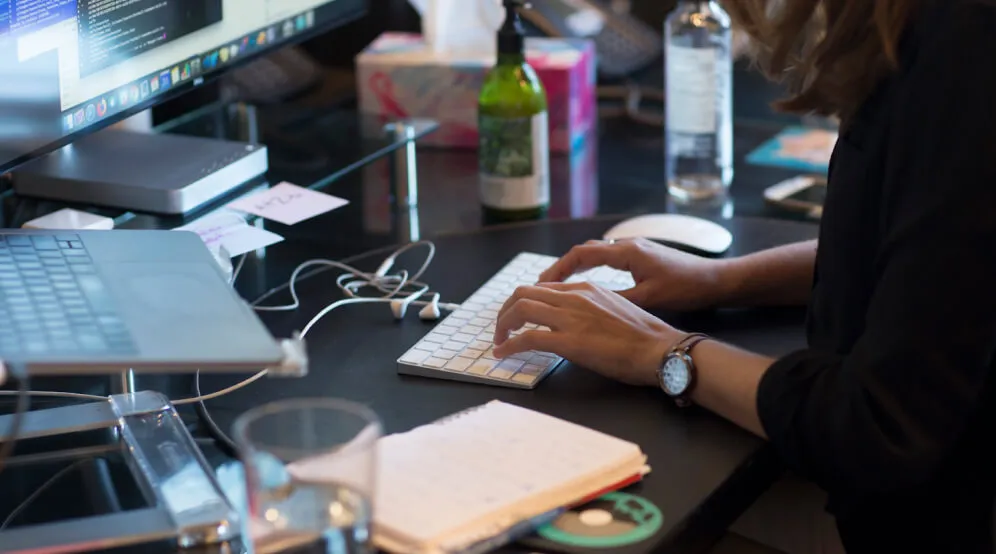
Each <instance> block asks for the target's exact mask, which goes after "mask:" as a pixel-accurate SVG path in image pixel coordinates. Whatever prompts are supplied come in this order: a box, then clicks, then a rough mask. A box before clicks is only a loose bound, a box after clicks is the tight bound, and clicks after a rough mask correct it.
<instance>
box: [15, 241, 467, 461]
mask: <svg viewBox="0 0 996 554" xmlns="http://www.w3.org/2000/svg"><path fill="white" fill-rule="evenodd" d="M415 248H425V249H426V250H427V253H426V257H425V260H424V261H423V262H422V264H421V266H419V268H418V269H417V270H416V271H415V272H414V273H411V274H410V273H409V272H408V271H407V270H401V271H399V272H398V273H396V274H390V273H389V272H390V271H391V269H392V268H393V267H394V264H395V263H396V261H397V259H398V257H399V256H401V255H402V254H404V253H406V252H408V251H409V250H412V249H415ZM382 253H389V255H388V257H387V258H386V259H385V260H384V261H383V262H381V264H380V266H378V268H377V270H376V271H374V272H373V273H369V272H364V271H361V270H359V269H356V268H355V267H353V266H351V265H350V264H353V263H356V262H358V261H360V260H362V259H365V258H369V257H371V256H375V255H377V254H382ZM435 254H436V246H435V245H434V244H433V243H431V242H429V241H419V242H413V243H410V244H406V245H404V246H402V247H400V248H396V247H393V246H392V247H384V248H378V249H375V250H371V251H368V252H364V253H362V254H358V255H355V256H350V257H348V258H344V259H342V260H339V261H333V260H320V259H316V260H309V261H306V262H304V263H302V264H300V265H299V266H297V268H295V269H294V271H293V272H292V273H291V277H290V279H289V280H288V281H287V282H286V283H284V284H283V285H280V286H278V287H275V288H273V289H270V290H268V291H266V292H265V293H263V294H262V295H261V296H260V297H258V298H257V299H256V300H254V301H252V302H251V303H250V306H252V307H253V309H254V310H257V311H260V312H281V311H293V310H296V309H298V308H300V306H301V300H300V297H299V296H298V292H297V285H298V283H300V282H302V281H304V280H307V279H310V278H312V277H315V276H317V275H320V274H322V273H325V272H327V271H330V270H333V269H340V270H342V271H344V273H342V274H341V275H339V276H338V277H337V278H336V286H337V287H338V288H339V290H341V291H342V293H343V294H344V295H345V296H346V298H343V299H340V300H337V301H335V302H332V303H330V304H328V305H327V306H325V307H324V308H322V309H321V310H320V311H319V312H318V313H317V314H315V316H314V317H312V318H311V320H309V321H308V323H307V324H306V325H305V326H304V329H303V330H302V331H301V333H300V337H301V338H302V339H303V338H304V337H305V336H306V335H307V334H308V333H309V332H310V331H311V330H312V329H313V328H314V326H315V325H317V324H318V323H319V322H320V321H321V320H322V319H323V318H324V317H325V316H327V315H328V314H329V313H331V312H332V311H334V310H336V309H338V308H340V307H342V306H346V305H350V304H373V303H387V304H390V306H391V309H392V312H393V313H394V316H395V317H396V318H398V319H400V318H402V317H404V315H405V313H406V310H407V309H408V308H409V307H411V306H422V307H423V308H424V309H423V311H422V312H420V315H421V316H422V317H425V318H426V319H437V318H438V317H440V312H439V311H440V310H448V311H452V310H456V309H458V308H459V307H460V306H459V305H458V304H449V303H441V302H439V295H438V294H433V295H431V299H430V300H426V301H424V300H420V299H421V298H423V297H424V296H426V295H427V294H429V291H430V289H429V286H428V285H427V284H425V283H423V282H421V281H420V280H419V279H421V277H422V276H423V275H424V274H425V272H426V271H427V270H428V268H429V266H430V264H431V263H432V261H433V258H434V257H435ZM244 264H245V257H244V256H243V257H242V258H241V259H240V260H239V262H238V264H237V265H236V267H235V268H234V270H233V272H232V279H231V282H232V284H234V282H235V279H236V278H237V277H238V275H239V273H240V272H241V270H242V268H243V266H244ZM365 289H375V290H376V291H378V292H379V293H381V296H362V295H361V293H362V291H363V290H365ZM284 291H288V292H289V293H290V296H291V300H292V302H291V303H290V304H284V305H269V306H262V305H260V304H262V303H263V302H264V301H266V300H268V299H270V298H272V297H273V296H275V295H277V294H280V293H281V292H284ZM22 373H23V372H22ZM267 373H268V371H267V370H265V369H264V370H262V371H259V372H257V373H256V374H255V375H252V376H251V377H249V378H247V379H245V380H243V381H240V382H239V383H236V384H234V385H232V386H230V387H227V388H225V389H222V390H219V391H216V392H212V393H208V394H203V393H202V392H201V385H200V370H198V371H197V372H196V373H195V375H194V396H193V397H191V398H184V399H181V400H174V401H172V404H173V405H174V406H183V405H189V404H195V410H196V411H197V414H198V416H199V417H200V418H201V420H202V421H203V422H204V424H205V426H206V427H207V432H208V434H209V435H211V438H212V439H214V440H215V441H216V443H217V444H218V445H219V448H221V449H222V451H223V452H224V453H225V454H227V455H230V456H233V457H234V454H235V443H234V441H232V440H231V438H230V437H228V435H227V434H225V433H224V432H223V431H222V430H221V428H220V427H219V426H218V424H217V423H216V422H215V421H214V419H213V418H212V417H211V414H210V412H209V410H208V409H207V405H206V404H205V402H206V401H207V400H213V399H215V398H220V397H222V396H225V395H227V394H231V393H232V392H235V391H237V390H239V389H242V388H244V387H247V386H249V385H251V384H252V383H255V382H256V381H258V380H260V379H262V378H263V377H265V376H266V375H267ZM19 383H20V389H19V390H18V392H11V391H0V397H2V396H13V395H17V396H18V407H17V412H16V415H15V418H14V421H13V425H11V432H10V433H8V436H9V437H15V438H16V437H17V435H18V434H19V433H20V427H21V425H22V423H23V421H22V420H23V414H24V412H26V411H27V405H28V401H29V399H30V398H31V397H32V396H34V397H51V398H68V399H74V400H93V401H106V400H107V397H104V396H96V395H89V394H78V393H71V392H56V391H32V390H30V387H29V385H28V380H27V376H26V374H24V378H23V379H21V380H20V381H19ZM12 450H13V441H9V440H6V439H5V440H4V442H3V443H2V445H0V471H2V470H3V465H4V460H6V458H7V457H9V455H10V451H12Z"/></svg>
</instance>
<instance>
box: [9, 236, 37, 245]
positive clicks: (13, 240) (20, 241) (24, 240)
mask: <svg viewBox="0 0 996 554" xmlns="http://www.w3.org/2000/svg"><path fill="white" fill-rule="evenodd" d="M6 237H7V244H9V245H10V246H31V237H29V236H27V235H6Z"/></svg>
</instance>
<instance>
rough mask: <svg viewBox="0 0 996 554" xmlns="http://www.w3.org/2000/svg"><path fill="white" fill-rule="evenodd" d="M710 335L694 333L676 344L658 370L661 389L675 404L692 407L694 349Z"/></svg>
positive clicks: (694, 375)
mask: <svg viewBox="0 0 996 554" xmlns="http://www.w3.org/2000/svg"><path fill="white" fill-rule="evenodd" d="M708 339H709V336H708V335H703V334H702V333H692V334H690V335H687V336H685V337H684V338H682V339H681V340H679V341H678V342H677V344H675V345H674V346H673V347H672V348H671V350H670V351H668V353H667V354H666V355H665V356H664V360H663V361H662V362H661V367H660V369H659V370H657V381H658V383H660V386H661V389H663V391H664V392H665V393H666V394H667V395H668V396H670V397H671V398H673V399H674V402H675V403H676V404H677V405H678V406H680V407H682V408H686V407H688V406H691V405H692V400H691V396H692V390H693V389H694V388H695V378H696V375H697V374H696V371H695V362H694V361H693V360H692V355H691V352H692V349H693V348H695V346H696V345H697V344H699V343H700V342H702V341H704V340H708Z"/></svg>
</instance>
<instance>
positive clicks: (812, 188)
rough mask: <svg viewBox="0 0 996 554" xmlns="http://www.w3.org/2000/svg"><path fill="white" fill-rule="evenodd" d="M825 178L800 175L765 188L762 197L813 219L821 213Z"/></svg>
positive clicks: (825, 189)
mask: <svg viewBox="0 0 996 554" xmlns="http://www.w3.org/2000/svg"><path fill="white" fill-rule="evenodd" d="M826 198H827V180H826V178H824V177H821V176H818V175H800V176H798V177H793V178H791V179H789V180H787V181H782V182H781V183H778V184H777V185H772V186H770V187H768V188H767V189H765V191H764V199H765V200H766V201H767V202H768V203H769V204H772V205H775V206H778V207H780V208H784V209H787V210H791V211H794V212H802V213H805V214H806V215H808V216H809V217H811V218H813V219H819V218H820V217H821V216H822V215H823V204H824V202H825V201H826Z"/></svg>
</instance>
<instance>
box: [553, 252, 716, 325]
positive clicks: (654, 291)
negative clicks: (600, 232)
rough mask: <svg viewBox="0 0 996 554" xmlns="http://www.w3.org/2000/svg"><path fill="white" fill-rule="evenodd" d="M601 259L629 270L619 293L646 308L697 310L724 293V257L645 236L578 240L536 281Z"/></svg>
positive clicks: (579, 269)
mask: <svg viewBox="0 0 996 554" xmlns="http://www.w3.org/2000/svg"><path fill="white" fill-rule="evenodd" d="M603 265H607V266H610V267H613V268H616V269H620V270H623V271H628V272H630V273H631V274H632V275H633V280H634V281H636V286H635V287H633V288H632V289H629V290H625V291H621V292H619V294H620V295H621V296H623V297H624V298H626V299H627V300H629V301H630V302H633V303H634V304H636V305H638V306H641V307H644V308H648V309H650V308H656V309H665V310H680V311H690V310H699V309H704V308H710V307H715V306H716V305H718V304H720V303H721V302H722V301H723V300H724V298H725V295H726V287H727V283H726V282H725V281H726V280H727V279H725V276H724V268H725V267H726V265H727V264H726V261H724V260H711V259H708V258H702V257H699V256H695V255H692V254H687V253H685V252H681V251H679V250H675V249H673V248H668V247H666V246H662V245H660V244H657V243H655V242H651V241H649V240H645V239H636V240H623V241H619V242H615V243H608V242H605V241H590V242H588V243H587V244H584V245H582V246H576V247H574V248H573V249H571V251H570V252H568V253H567V255H565V256H564V257H563V258H561V259H560V260H558V261H557V262H556V263H554V264H553V266H551V267H550V269H548V270H546V271H545V272H543V274H542V275H540V282H541V283H555V282H561V281H563V280H565V279H567V278H568V277H570V276H571V275H573V274H575V273H579V272H582V271H585V270H587V269H591V268H593V267H599V266H603Z"/></svg>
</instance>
